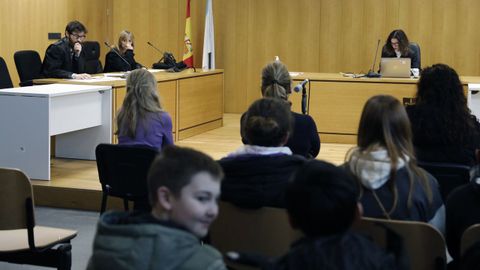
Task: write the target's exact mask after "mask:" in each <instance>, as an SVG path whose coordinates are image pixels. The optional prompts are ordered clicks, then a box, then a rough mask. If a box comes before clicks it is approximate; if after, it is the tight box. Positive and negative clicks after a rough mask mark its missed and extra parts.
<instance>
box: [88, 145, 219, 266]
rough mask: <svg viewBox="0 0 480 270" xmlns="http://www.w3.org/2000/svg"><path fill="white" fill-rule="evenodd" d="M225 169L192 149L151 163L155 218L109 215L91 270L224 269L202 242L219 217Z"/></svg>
mask: <svg viewBox="0 0 480 270" xmlns="http://www.w3.org/2000/svg"><path fill="white" fill-rule="evenodd" d="M222 177H223V173H222V170H221V168H220V166H219V165H218V164H217V163H216V162H215V161H214V160H213V159H211V158H210V157H208V156H206V155H205V154H202V153H200V152H197V151H195V150H192V149H188V148H180V147H175V146H170V147H167V148H165V149H164V150H163V151H162V152H161V153H160V154H159V156H158V157H157V158H156V159H155V161H154V162H153V163H152V166H151V168H150V171H149V174H148V188H149V196H150V203H151V205H152V212H151V213H148V214H136V213H133V214H132V213H124V212H109V213H106V214H104V215H103V216H102V217H101V219H100V221H99V224H98V229H97V235H96V237H95V241H94V244H93V255H92V257H91V258H90V262H89V266H88V269H202V270H209V269H215V270H216V269H225V265H224V263H223V261H222V257H221V255H220V253H219V252H218V251H216V250H215V249H214V248H212V247H210V246H208V245H203V244H202V243H201V241H200V240H199V239H201V238H203V237H205V236H206V235H207V233H208V229H209V226H210V224H211V223H212V222H213V221H214V220H215V218H216V217H217V214H218V204H217V200H218V198H219V196H220V180H221V179H222Z"/></svg>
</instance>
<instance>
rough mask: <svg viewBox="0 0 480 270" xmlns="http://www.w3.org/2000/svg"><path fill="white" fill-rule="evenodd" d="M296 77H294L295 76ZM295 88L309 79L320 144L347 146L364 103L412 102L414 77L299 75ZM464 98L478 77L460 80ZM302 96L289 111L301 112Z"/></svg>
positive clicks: (310, 104) (311, 109)
mask: <svg viewBox="0 0 480 270" xmlns="http://www.w3.org/2000/svg"><path fill="white" fill-rule="evenodd" d="M294 75H296V74H294ZM292 79H293V80H294V85H295V84H297V83H300V82H301V81H303V80H304V79H309V81H310V82H309V83H308V84H307V85H306V94H307V113H308V114H309V115H310V116H311V117H312V118H313V120H314V121H315V123H316V125H317V129H318V132H319V134H320V138H321V141H322V143H350V144H355V143H356V140H357V129H358V124H359V121H360V116H361V114H362V110H363V106H364V104H365V102H366V101H367V100H368V99H369V98H370V97H372V96H375V95H391V96H394V97H396V98H397V99H399V100H400V102H402V103H403V104H408V103H411V102H413V101H414V100H413V99H414V97H415V94H416V91H417V85H416V84H417V81H418V79H415V78H351V77H344V76H343V75H342V74H339V73H306V72H305V73H298V75H296V76H292ZM460 80H461V81H462V84H463V88H464V92H465V94H466V95H467V92H468V91H467V90H468V84H471V83H480V77H469V76H462V77H460ZM301 100H302V93H301V92H299V93H292V95H291V96H290V101H291V102H292V109H293V110H294V111H296V112H299V113H300V112H301V111H302V110H301Z"/></svg>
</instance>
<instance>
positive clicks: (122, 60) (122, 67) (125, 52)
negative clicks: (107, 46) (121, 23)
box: [103, 30, 142, 72]
mask: <svg viewBox="0 0 480 270" xmlns="http://www.w3.org/2000/svg"><path fill="white" fill-rule="evenodd" d="M133 48H134V36H133V34H132V33H131V32H129V31H127V30H123V31H122V32H120V36H119V37H118V47H115V48H112V49H111V50H110V52H108V53H107V55H106V56H105V68H104V69H103V72H116V71H130V70H134V69H137V68H142V65H141V64H139V63H137V62H136V61H135V58H134V56H135V54H134V53H133Z"/></svg>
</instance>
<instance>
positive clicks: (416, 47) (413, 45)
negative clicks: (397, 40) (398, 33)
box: [408, 42, 422, 70]
mask: <svg viewBox="0 0 480 270" xmlns="http://www.w3.org/2000/svg"><path fill="white" fill-rule="evenodd" d="M408 47H409V48H410V50H412V51H414V52H415V53H416V54H417V56H418V67H419V69H420V70H421V69H422V55H421V52H420V45H418V43H416V42H410V45H409V46H408Z"/></svg>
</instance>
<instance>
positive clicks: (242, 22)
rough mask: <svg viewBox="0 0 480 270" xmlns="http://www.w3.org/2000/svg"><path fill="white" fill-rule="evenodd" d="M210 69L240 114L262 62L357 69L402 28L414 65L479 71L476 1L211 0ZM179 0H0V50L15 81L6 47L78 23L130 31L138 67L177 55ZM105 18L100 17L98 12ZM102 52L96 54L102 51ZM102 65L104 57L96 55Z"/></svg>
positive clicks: (201, 1)
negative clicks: (417, 56) (220, 72)
mask: <svg viewBox="0 0 480 270" xmlns="http://www.w3.org/2000/svg"><path fill="white" fill-rule="evenodd" d="M213 1H214V7H213V8H214V15H215V36H216V41H215V45H216V59H217V67H218V68H223V69H225V111H226V112H242V111H244V110H245V109H246V108H247V106H248V104H249V103H250V102H252V101H253V100H255V99H256V98H258V97H259V96H260V91H259V84H260V71H261V68H262V67H263V66H264V65H265V64H266V63H267V62H269V61H271V60H272V59H273V56H275V55H279V56H280V58H281V60H282V61H283V62H285V63H286V64H287V66H288V67H289V69H290V70H291V71H312V72H339V71H352V72H362V71H363V72H366V71H368V69H369V68H370V66H371V63H372V60H373V56H374V52H375V46H376V42H377V39H381V43H382V44H383V42H384V41H385V38H386V36H387V35H388V33H389V32H390V31H391V30H392V29H395V28H402V29H404V30H405V31H406V32H407V34H408V36H409V38H410V39H411V40H412V41H416V42H418V43H419V44H420V45H421V48H422V65H423V66H426V65H430V64H432V63H436V62H444V63H447V64H449V65H451V66H452V67H454V68H455V69H456V70H457V71H458V72H459V73H460V74H462V75H480V64H479V63H480V61H478V60H477V59H479V56H480V46H477V44H478V42H479V41H480V32H479V31H477V30H476V25H477V22H476V14H480V1H476V0H213ZM205 2H206V1H205V0H192V7H191V8H192V30H193V35H192V41H193V48H194V53H195V65H196V66H200V65H201V50H202V47H203V27H204V25H203V24H204V12H205ZM185 6H186V0H135V1H134V0H82V1H80V0H49V1H46V0H0V23H1V25H2V26H1V28H0V55H1V56H3V57H4V58H5V59H6V60H7V63H8V65H9V68H10V73H11V75H12V77H14V80H16V82H17V79H16V77H17V75H16V69H15V66H14V64H13V52H14V51H15V50H20V49H36V50H38V51H39V52H40V53H41V55H42V57H43V53H44V51H45V49H46V47H47V46H48V44H49V43H51V41H49V40H47V37H46V36H47V32H49V31H55V32H62V33H63V30H64V27H65V24H66V22H68V21H69V20H71V19H79V20H81V21H82V22H84V23H85V24H86V25H87V27H88V28H89V35H88V39H90V40H99V41H101V42H103V41H104V40H107V41H109V42H111V43H115V42H116V39H117V35H118V33H119V32H120V31H121V30H122V29H128V30H130V31H132V32H133V33H134V34H135V36H136V58H137V60H138V61H139V62H141V63H142V64H144V65H146V66H150V65H151V64H152V63H153V62H155V61H157V60H158V59H159V58H160V54H159V53H157V52H156V51H155V50H153V49H152V48H150V47H148V45H146V42H147V41H151V42H152V43H153V44H155V45H157V46H158V47H159V48H160V49H162V50H169V51H171V52H172V53H174V55H175V57H176V58H177V60H179V59H181V58H182V53H183V33H184V27H185ZM107 14H108V15H107ZM104 52H105V50H104V48H103V47H102V53H103V55H104ZM101 60H102V62H103V60H104V58H103V56H102V59H101Z"/></svg>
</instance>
